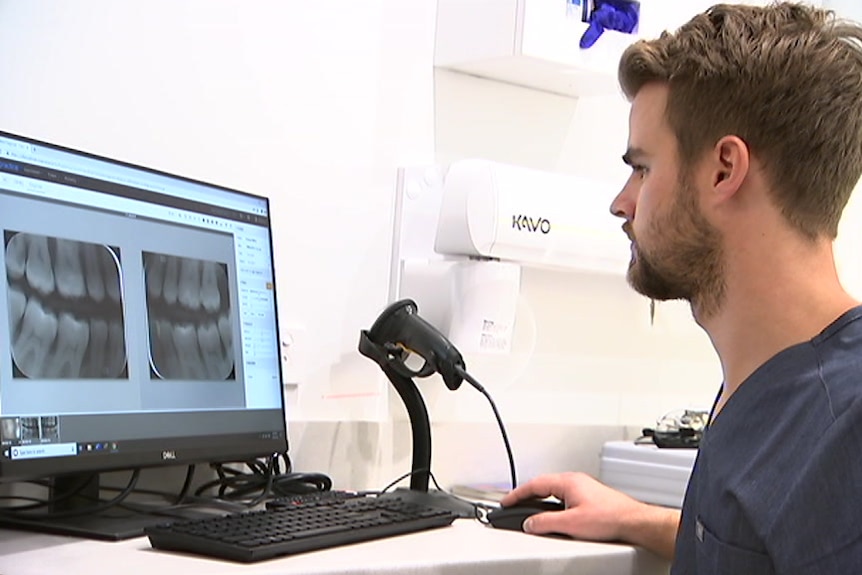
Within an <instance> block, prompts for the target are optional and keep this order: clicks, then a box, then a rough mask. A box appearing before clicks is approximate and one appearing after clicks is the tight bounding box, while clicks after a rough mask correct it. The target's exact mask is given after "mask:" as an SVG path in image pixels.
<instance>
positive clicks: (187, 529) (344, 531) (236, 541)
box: [145, 491, 457, 563]
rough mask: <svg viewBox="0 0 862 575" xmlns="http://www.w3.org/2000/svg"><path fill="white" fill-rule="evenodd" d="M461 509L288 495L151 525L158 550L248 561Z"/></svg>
mask: <svg viewBox="0 0 862 575" xmlns="http://www.w3.org/2000/svg"><path fill="white" fill-rule="evenodd" d="M456 517H457V514H455V513H453V512H451V511H448V510H445V509H438V508H435V507H429V506H426V505H422V504H419V503H415V502H412V501H407V500H405V499H402V498H400V497H398V496H397V495H391V494H384V495H381V496H377V497H369V496H364V495H359V494H355V493H352V492H338V491H335V492H332V493H331V496H321V497H319V498H314V497H309V498H305V496H300V497H297V498H295V499H294V500H293V501H288V499H287V498H282V499H281V500H277V501H276V502H275V504H272V505H270V506H269V507H268V508H266V509H263V510H259V511H247V512H242V513H230V514H228V515H222V516H213V517H207V518H204V519H195V520H182V521H174V522H170V523H164V524H160V525H155V526H152V527H147V528H146V529H145V534H146V535H147V537H148V538H149V540H150V545H151V546H152V547H153V548H155V549H161V550H165V551H179V552H185V553H193V554H198V555H205V556H210V557H217V558H221V559H229V560H232V561H239V562H244V563H250V562H254V561H261V560H264V559H272V558H274V557H279V556H283V555H292V554H295V553H304V552H306V551H313V550H316V549H325V548H329V547H337V546H340V545H346V544H349V543H356V542H359V541H367V540H370V539H381V538H384V537H391V536H395V535H401V534H405V533H412V532H416V531H423V530H426V529H433V528H436V527H444V526H446V525H450V524H451V523H452V521H454V520H455V518H456Z"/></svg>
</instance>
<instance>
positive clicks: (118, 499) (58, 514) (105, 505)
mask: <svg viewBox="0 0 862 575" xmlns="http://www.w3.org/2000/svg"><path fill="white" fill-rule="evenodd" d="M131 471H132V476H131V477H130V478H129V483H128V484H127V485H126V487H125V488H124V489H123V490H122V491H121V492H120V493H119V494H118V495H116V496H115V497H113V498H112V499H108V500H106V501H103V500H101V499H99V500H96V501H98V503H97V504H96V505H92V506H90V507H80V508H77V509H69V510H66V511H51V512H48V513H21V512H22V511H26V510H27V509H28V508H30V509H32V508H33V507H32V506H16V507H6V508H3V509H0V516H3V515H6V516H8V517H15V516H21V517H26V518H33V519H61V518H65V517H79V516H81V515H90V514H94V513H99V512H101V511H105V510H106V509H110V508H111V507H114V506H116V505H119V504H120V503H122V501H123V500H124V499H126V498H127V497H128V496H129V495H131V494H132V492H133V491H134V490H135V486H136V485H137V484H138V478H139V477H140V473H141V470H140V469H137V468H136V469H133V470H131ZM82 490H83V487H80V488H76V489H73V490H72V491H70V492H69V493H74V494H78V493H80V492H81V491H82ZM61 497H63V498H68V497H71V495H67V494H63V496H61ZM57 501H60V498H55V499H52V500H51V501H50V502H49V503H56V502H57ZM40 507H41V505H40Z"/></svg>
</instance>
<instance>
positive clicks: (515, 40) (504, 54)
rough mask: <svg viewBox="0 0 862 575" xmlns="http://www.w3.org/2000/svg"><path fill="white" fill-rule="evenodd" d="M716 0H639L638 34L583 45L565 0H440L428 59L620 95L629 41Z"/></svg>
mask: <svg viewBox="0 0 862 575" xmlns="http://www.w3.org/2000/svg"><path fill="white" fill-rule="evenodd" d="M714 3H715V2H714V0H640V2H639V4H640V22H639V25H638V28H637V30H636V33H634V34H624V33H621V32H615V31H605V32H604V33H603V34H602V35H601V36H600V37H599V39H598V41H597V42H596V43H595V44H594V45H593V46H591V47H590V48H587V49H581V48H580V47H579V41H580V38H581V36H582V35H583V33H584V31H585V30H586V29H587V26H588V24H587V23H585V22H582V21H580V19H579V18H576V17H571V16H568V15H567V13H566V3H565V0H438V5H437V30H436V43H435V51H434V65H435V66H436V67H438V68H446V69H450V70H455V71H458V72H463V73H466V74H472V75H475V76H480V77H483V78H489V79H493V80H499V81H502V82H508V83H511V84H517V85H521V86H526V87H529V88H534V89H537V90H544V91H547V92H553V93H556V94H562V95H564V96H573V97H583V96H588V97H590V96H601V95H606V94H619V87H618V84H617V77H616V74H617V65H618V63H619V59H620V56H621V55H622V53H623V51H624V50H625V49H626V47H627V46H628V45H629V44H631V43H632V42H634V41H635V40H637V39H639V38H641V37H645V38H653V37H656V36H658V35H659V34H660V33H661V32H662V31H663V30H666V29H674V28H676V27H678V26H679V25H681V24H683V23H684V22H686V21H687V20H688V19H690V18H691V17H692V16H693V15H695V14H697V13H699V12H701V11H703V10H705V9H706V8H708V7H709V6H711V5H713V4H714ZM742 3H746V4H766V3H767V2H764V1H761V0H748V1H744V0H743V2H742Z"/></svg>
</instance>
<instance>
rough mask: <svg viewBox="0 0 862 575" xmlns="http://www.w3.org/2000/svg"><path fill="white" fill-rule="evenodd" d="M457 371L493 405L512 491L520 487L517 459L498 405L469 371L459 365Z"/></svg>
mask: <svg viewBox="0 0 862 575" xmlns="http://www.w3.org/2000/svg"><path fill="white" fill-rule="evenodd" d="M455 371H456V372H457V373H458V375H460V376H461V377H463V378H464V379H465V380H466V381H467V383H469V384H470V385H472V386H473V387H475V388H476V389H477V390H478V391H479V393H481V394H482V395H484V396H485V397H486V398H487V399H488V403H490V404H491V409H493V410H494V417H496V418H497V425H499V426H500V433H501V435H502V436H503V444H504V445H505V446H506V455H507V456H508V457H509V472H510V473H511V475H512V489H514V488H515V487H517V486H518V482H517V479H516V477H515V457H514V456H513V455H512V446H511V445H509V436H508V434H507V433H506V427H505V426H504V425H503V418H502V417H500V412H499V411H497V405H496V404H495V403H494V400H493V398H491V394H490V393H488V392H487V391H486V390H485V388H484V387H482V384H481V383H479V382H478V381H476V379H475V378H474V377H473V376H471V375H470V374H469V373H467V371H466V370H465V369H464V368H462V367H461V366H459V365H456V366H455Z"/></svg>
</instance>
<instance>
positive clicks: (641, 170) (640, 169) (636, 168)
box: [632, 164, 647, 177]
mask: <svg viewBox="0 0 862 575" xmlns="http://www.w3.org/2000/svg"><path fill="white" fill-rule="evenodd" d="M632 173H633V174H637V175H638V176H641V177H643V176H645V175H646V173H647V167H646V166H641V165H640V164H632Z"/></svg>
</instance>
